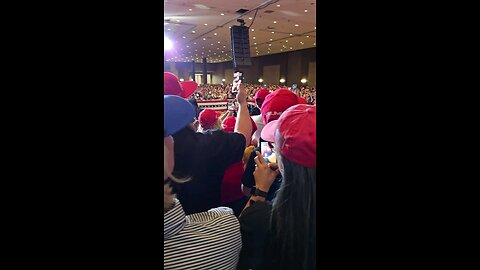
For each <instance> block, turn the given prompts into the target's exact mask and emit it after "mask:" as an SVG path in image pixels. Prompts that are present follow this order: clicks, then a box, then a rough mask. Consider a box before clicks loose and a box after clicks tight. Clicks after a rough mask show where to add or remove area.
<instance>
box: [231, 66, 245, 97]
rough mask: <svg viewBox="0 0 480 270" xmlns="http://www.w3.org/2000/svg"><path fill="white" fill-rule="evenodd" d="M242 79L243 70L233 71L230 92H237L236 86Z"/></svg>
mask: <svg viewBox="0 0 480 270" xmlns="http://www.w3.org/2000/svg"><path fill="white" fill-rule="evenodd" d="M242 81H243V72H241V71H238V70H237V71H235V72H234V73H233V85H232V93H238V87H239V85H240V84H241V83H242Z"/></svg>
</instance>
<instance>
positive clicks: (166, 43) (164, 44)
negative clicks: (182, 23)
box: [163, 37, 173, 51]
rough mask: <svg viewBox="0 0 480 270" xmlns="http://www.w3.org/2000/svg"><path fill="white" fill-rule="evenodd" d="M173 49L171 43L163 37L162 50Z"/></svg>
mask: <svg viewBox="0 0 480 270" xmlns="http://www.w3.org/2000/svg"><path fill="white" fill-rule="evenodd" d="M172 48H173V43H172V41H171V40H170V39H168V38H167V37H164V43H163V49H164V50H165V51H168V50H171V49H172Z"/></svg>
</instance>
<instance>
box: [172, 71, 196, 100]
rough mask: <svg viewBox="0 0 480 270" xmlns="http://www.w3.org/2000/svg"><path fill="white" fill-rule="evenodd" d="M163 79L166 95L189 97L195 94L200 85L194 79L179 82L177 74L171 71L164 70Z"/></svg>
mask: <svg viewBox="0 0 480 270" xmlns="http://www.w3.org/2000/svg"><path fill="white" fill-rule="evenodd" d="M163 79H164V80H163V94H164V95H175V96H180V97H182V98H187V97H189V96H190V95H191V94H193V92H195V90H197V87H198V84H197V83H196V82H194V81H188V82H179V81H178V78H177V76H175V74H173V73H170V72H164V73H163Z"/></svg>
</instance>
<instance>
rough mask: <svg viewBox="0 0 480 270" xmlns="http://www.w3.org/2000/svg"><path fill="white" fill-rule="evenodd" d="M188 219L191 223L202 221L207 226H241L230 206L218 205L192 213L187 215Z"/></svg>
mask: <svg viewBox="0 0 480 270" xmlns="http://www.w3.org/2000/svg"><path fill="white" fill-rule="evenodd" d="M186 220H187V223H189V224H198V223H202V224H204V225H205V226H209V225H212V226H216V227H232V228H238V227H239V226H240V222H239V221H238V219H237V217H235V215H234V214H233V210H232V209H231V208H229V207H216V208H212V209H210V210H208V211H205V212H201V213H195V214H191V215H188V216H186Z"/></svg>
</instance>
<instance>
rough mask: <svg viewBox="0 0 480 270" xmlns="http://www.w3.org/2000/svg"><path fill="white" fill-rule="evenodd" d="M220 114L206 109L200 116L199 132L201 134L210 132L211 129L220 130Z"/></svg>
mask: <svg viewBox="0 0 480 270" xmlns="http://www.w3.org/2000/svg"><path fill="white" fill-rule="evenodd" d="M218 117H219V115H218V113H217V112H216V111H215V110H212V109H204V110H203V111H201V112H200V114H199V115H198V122H199V123H200V126H199V130H198V131H200V132H202V131H206V130H210V129H220V128H221V125H220V122H219V121H218Z"/></svg>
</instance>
